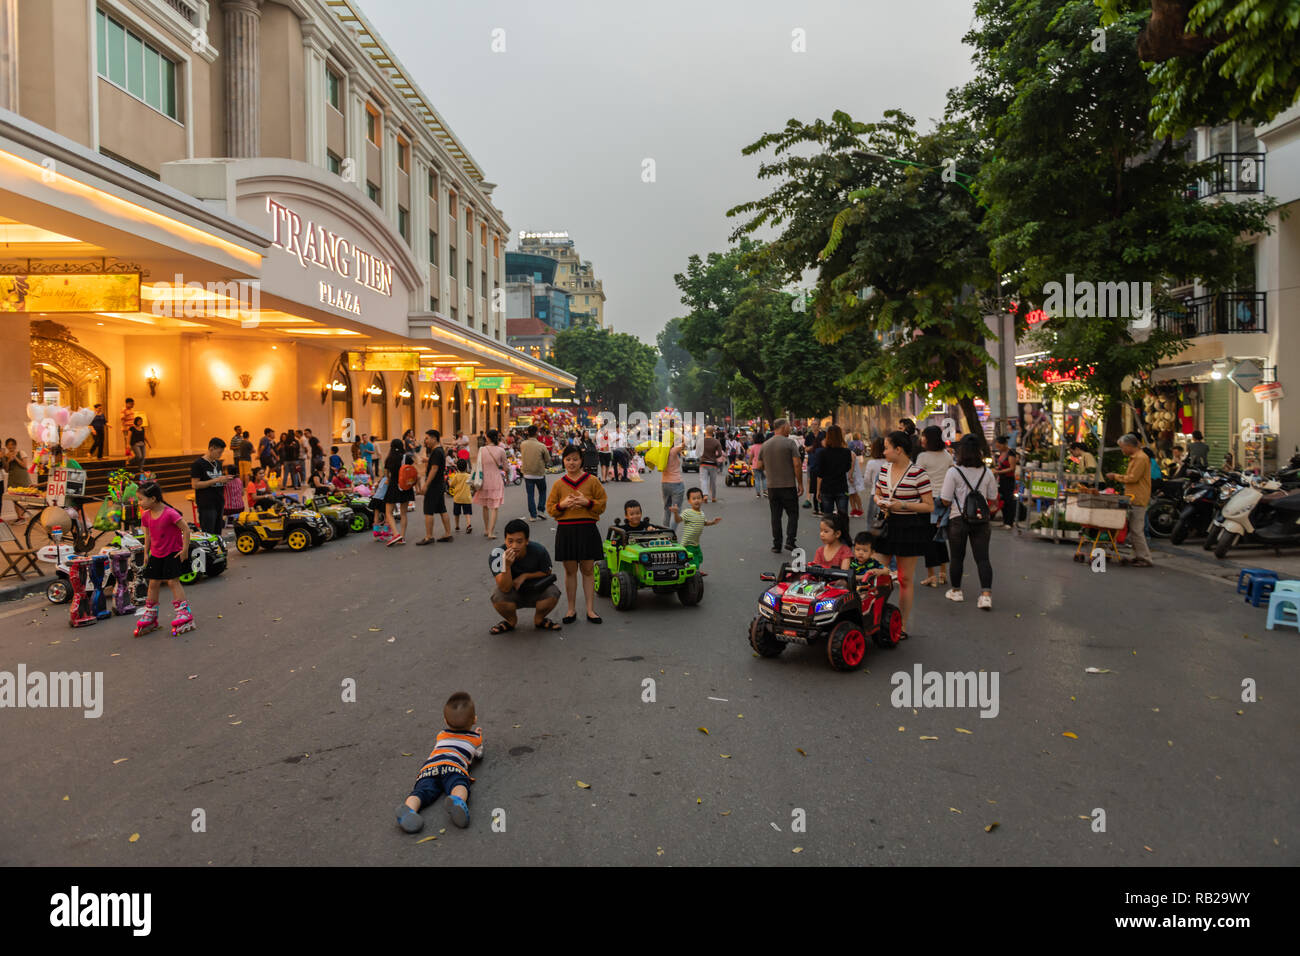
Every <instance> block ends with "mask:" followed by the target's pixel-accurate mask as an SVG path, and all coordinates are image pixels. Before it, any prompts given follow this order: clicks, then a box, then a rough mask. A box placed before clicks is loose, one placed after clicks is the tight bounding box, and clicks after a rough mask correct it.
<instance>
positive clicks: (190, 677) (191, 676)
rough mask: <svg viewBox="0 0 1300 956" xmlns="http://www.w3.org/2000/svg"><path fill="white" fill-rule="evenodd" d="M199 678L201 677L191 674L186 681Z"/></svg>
mask: <svg viewBox="0 0 1300 956" xmlns="http://www.w3.org/2000/svg"><path fill="white" fill-rule="evenodd" d="M198 676H199V675H198V674H191V675H190V676H189V677H187V678H185V679H186V680H194V678H196V677H198Z"/></svg>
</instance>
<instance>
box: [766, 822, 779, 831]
mask: <svg viewBox="0 0 1300 956" xmlns="http://www.w3.org/2000/svg"><path fill="white" fill-rule="evenodd" d="M768 826H770V827H771V828H772V829H773V830H775V831H776V832H777V833H780V832H781V828H780V827H779V826H777V825H776V824H775V823H769V824H768Z"/></svg>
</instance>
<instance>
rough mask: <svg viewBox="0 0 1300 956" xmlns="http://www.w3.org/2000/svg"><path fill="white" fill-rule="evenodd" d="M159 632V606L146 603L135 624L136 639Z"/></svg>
mask: <svg viewBox="0 0 1300 956" xmlns="http://www.w3.org/2000/svg"><path fill="white" fill-rule="evenodd" d="M156 630H158V605H157V604H156V603H155V604H150V603H149V602H148V601H145V604H144V610H143V611H142V612H141V613H140V616H139V617H138V618H136V622H135V635H134V636H135V637H140V636H141V635H143V634H148V633H149V632H150V631H156Z"/></svg>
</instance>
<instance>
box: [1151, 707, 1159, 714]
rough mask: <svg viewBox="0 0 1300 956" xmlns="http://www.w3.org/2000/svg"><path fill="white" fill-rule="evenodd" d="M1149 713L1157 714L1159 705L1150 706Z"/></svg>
mask: <svg viewBox="0 0 1300 956" xmlns="http://www.w3.org/2000/svg"><path fill="white" fill-rule="evenodd" d="M1151 713H1153V714H1158V713H1160V708H1159V707H1152V708H1151Z"/></svg>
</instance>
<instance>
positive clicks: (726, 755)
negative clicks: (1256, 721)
mask: <svg viewBox="0 0 1300 956" xmlns="http://www.w3.org/2000/svg"><path fill="white" fill-rule="evenodd" d="M1237 713H1241V711H1237ZM718 756H719V757H721V758H722V759H723V760H730V759H731V754H718Z"/></svg>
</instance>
